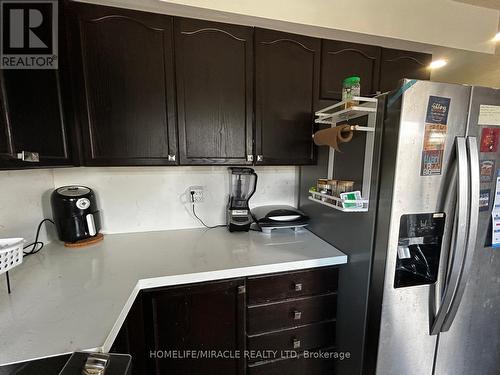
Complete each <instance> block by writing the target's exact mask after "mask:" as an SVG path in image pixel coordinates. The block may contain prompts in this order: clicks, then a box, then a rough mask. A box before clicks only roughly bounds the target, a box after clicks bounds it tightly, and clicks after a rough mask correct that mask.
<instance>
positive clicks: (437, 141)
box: [424, 124, 448, 151]
mask: <svg viewBox="0 0 500 375" xmlns="http://www.w3.org/2000/svg"><path fill="white" fill-rule="evenodd" d="M447 128H448V127H447V126H446V125H441V124H425V133H424V151H429V150H444V144H445V142H446V131H447Z"/></svg>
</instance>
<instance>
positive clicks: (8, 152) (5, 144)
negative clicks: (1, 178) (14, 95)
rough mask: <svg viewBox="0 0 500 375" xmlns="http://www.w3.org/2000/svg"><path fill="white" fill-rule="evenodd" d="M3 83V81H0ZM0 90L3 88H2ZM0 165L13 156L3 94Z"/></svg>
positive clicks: (1, 97) (0, 113)
mask: <svg viewBox="0 0 500 375" xmlns="http://www.w3.org/2000/svg"><path fill="white" fill-rule="evenodd" d="M0 83H3V82H0ZM2 92H4V90H3V89H2ZM0 99H1V101H0V163H2V164H0V167H1V166H2V165H3V163H5V162H6V160H9V159H12V158H13V157H14V151H13V146H12V135H11V131H10V126H9V122H8V117H7V114H6V112H5V107H6V106H5V101H4V99H5V98H4V96H3V95H0Z"/></svg>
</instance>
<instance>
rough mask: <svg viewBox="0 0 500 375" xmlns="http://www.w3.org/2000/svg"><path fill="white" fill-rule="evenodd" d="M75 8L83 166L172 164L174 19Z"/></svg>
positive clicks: (140, 13)
mask: <svg viewBox="0 0 500 375" xmlns="http://www.w3.org/2000/svg"><path fill="white" fill-rule="evenodd" d="M74 10H75V13H76V17H77V21H76V22H77V30H76V33H77V35H76V39H77V41H76V43H78V44H77V45H78V46H79V51H77V52H76V54H75V55H76V57H77V58H78V59H79V60H80V64H81V71H82V81H83V82H81V87H79V88H77V92H81V93H84V95H80V99H81V100H80V107H81V108H80V110H81V119H82V130H83V140H84V146H85V158H86V163H87V164H98V165H99V164H100V165H141V164H142V165H155V164H172V163H173V164H175V161H174V160H172V159H173V158H172V157H171V158H169V155H171V156H173V155H175V154H176V134H175V108H174V107H175V105H174V104H175V99H174V97H173V94H174V82H173V79H174V77H173V51H172V49H173V43H172V32H173V30H172V27H173V25H172V23H173V21H172V17H169V16H163V15H156V14H149V13H143V12H136V11H129V10H125V9H118V8H108V7H101V6H94V5H84V4H78V5H76V4H75V5H74ZM80 90H81V91H80ZM169 159H170V160H169Z"/></svg>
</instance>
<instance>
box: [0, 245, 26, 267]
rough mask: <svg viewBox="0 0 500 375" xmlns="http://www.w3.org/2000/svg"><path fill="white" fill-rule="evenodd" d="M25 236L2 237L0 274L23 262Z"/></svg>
mask: <svg viewBox="0 0 500 375" xmlns="http://www.w3.org/2000/svg"><path fill="white" fill-rule="evenodd" d="M23 245H24V238H5V239H0V274H2V273H4V272H7V271H8V270H10V269H12V268H14V267H16V266H18V265H20V264H21V263H22V262H23Z"/></svg>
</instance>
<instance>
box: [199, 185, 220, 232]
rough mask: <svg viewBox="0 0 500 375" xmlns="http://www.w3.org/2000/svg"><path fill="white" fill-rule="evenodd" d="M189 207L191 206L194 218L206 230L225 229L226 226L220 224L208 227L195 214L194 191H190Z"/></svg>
mask: <svg viewBox="0 0 500 375" xmlns="http://www.w3.org/2000/svg"><path fill="white" fill-rule="evenodd" d="M190 193H191V205H192V209H193V215H194V217H195V218H197V219H198V221H199V222H200V223H201V224H202V225H203V226H204V227H205V228H207V229H214V228H220V227H225V226H226V225H225V224H220V225H214V226H212V227H211V226H209V225H207V224H205V222H204V221H203V220H201V218H200V217H199V216H198V215H197V214H196V210H195V209H194V191H192V190H191V192H190Z"/></svg>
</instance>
